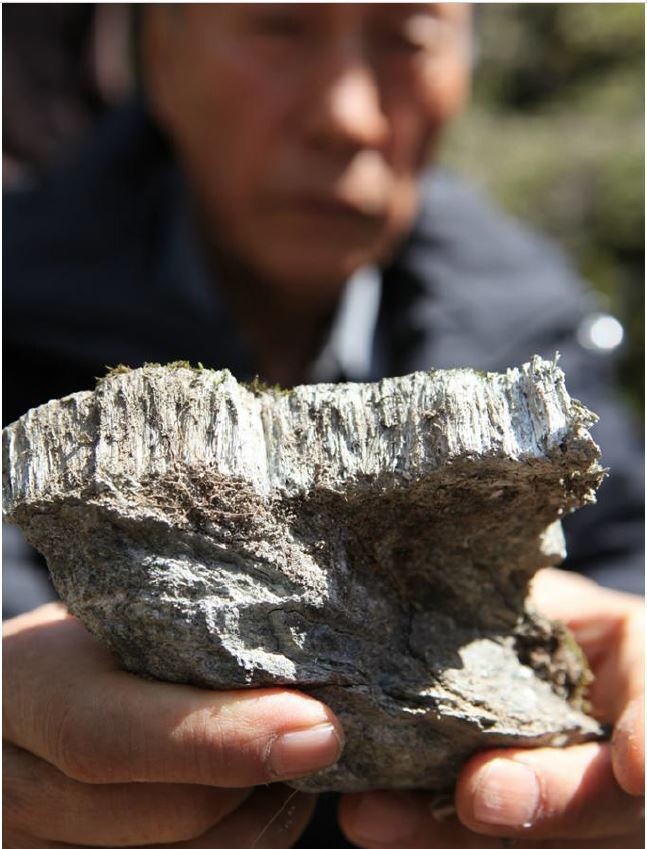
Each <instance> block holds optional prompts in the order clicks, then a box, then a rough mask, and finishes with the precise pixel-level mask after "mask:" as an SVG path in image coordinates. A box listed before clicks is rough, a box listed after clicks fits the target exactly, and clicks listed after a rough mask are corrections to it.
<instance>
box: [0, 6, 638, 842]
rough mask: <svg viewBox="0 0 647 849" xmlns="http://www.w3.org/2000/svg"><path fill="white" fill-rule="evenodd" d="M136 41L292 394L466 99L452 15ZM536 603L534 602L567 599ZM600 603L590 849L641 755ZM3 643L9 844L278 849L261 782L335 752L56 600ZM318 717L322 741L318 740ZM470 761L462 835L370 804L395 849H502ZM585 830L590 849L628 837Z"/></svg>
mask: <svg viewBox="0 0 647 849" xmlns="http://www.w3.org/2000/svg"><path fill="white" fill-rule="evenodd" d="M268 10H269V11H268ZM439 32H440V33H443V37H442V38H441V39H438V38H437V37H436V34H437V33H439ZM412 41H413V43H411V42H412ZM143 46H144V51H143V52H144V66H145V76H146V85H147V89H148V91H149V93H150V99H151V103H152V108H153V110H154V112H155V114H156V116H157V118H158V120H159V121H160V123H161V124H162V126H163V127H165V128H166V131H167V133H168V134H169V136H170V138H171V139H172V141H173V143H174V145H175V147H176V149H177V151H178V157H179V159H180V162H181V165H182V167H183V169H184V172H185V173H186V175H187V178H188V180H189V184H190V186H191V188H192V193H193V198H194V203H195V216H196V222H197V224H198V226H199V227H200V228H201V230H202V234H203V238H204V241H205V243H206V244H207V246H208V248H209V251H210V254H211V256H212V258H213V261H214V264H216V265H217V267H218V282H219V285H220V286H221V288H222V290H223V291H224V292H225V293H226V295H227V297H228V298H229V301H230V304H231V307H232V309H233V311H234V313H235V314H236V315H237V318H238V320H239V322H240V325H241V327H242V328H243V332H244V333H245V334H246V335H247V337H248V339H249V341H250V343H251V344H252V346H253V347H255V348H256V350H257V352H258V354H259V357H260V358H261V359H262V360H263V361H264V362H266V363H267V368H266V373H265V375H264V376H265V377H266V378H268V379H269V380H270V382H274V381H277V380H278V381H280V382H281V383H283V384H284V385H289V384H290V383H291V382H293V381H294V380H296V379H298V377H299V375H300V374H302V373H303V369H304V364H305V362H306V361H307V358H308V357H309V356H310V355H311V353H312V345H313V340H316V339H317V337H318V335H319V334H320V332H321V329H322V327H323V326H324V325H325V323H326V321H327V319H328V317H329V315H330V313H331V311H332V310H333V309H334V306H335V304H336V301H337V299H338V297H339V293H340V291H341V289H342V287H343V285H344V282H345V281H346V279H347V278H348V276H349V275H350V274H351V273H352V272H353V271H354V270H355V269H356V268H358V267H359V266H361V265H363V264H365V263H367V262H380V261H383V260H385V259H386V258H387V257H388V255H389V253H390V252H391V251H392V250H393V249H394V248H395V247H396V246H397V244H398V241H399V240H400V239H401V238H402V237H403V235H404V233H405V232H406V230H407V228H408V227H409V225H410V223H411V219H412V217H413V215H414V213H415V207H416V189H415V178H416V175H417V173H418V170H419V167H420V165H421V162H422V160H423V158H424V157H425V156H426V155H427V153H428V152H429V151H430V150H431V151H433V149H434V147H435V145H436V144H437V142H438V139H439V137H440V134H441V132H442V129H443V127H444V125H445V124H446V123H447V122H448V121H449V120H450V119H451V117H452V116H453V115H454V114H455V113H456V112H457V111H458V109H459V108H460V106H461V104H462V102H463V99H464V97H465V94H466V92H467V88H468V67H467V66H468V62H467V54H468V11H467V10H466V8H465V7H464V6H462V5H460V4H457V5H451V6H449V5H448V6H445V5H443V4H440V5H438V6H434V7H429V6H425V5H417V6H414V7H410V6H407V5H400V6H395V7H389V6H384V5H381V6H378V5H377V4H376V5H375V6H370V5H366V6H354V5H338V6H321V7H317V6H308V7H307V8H306V7H303V8H302V7H299V6H290V7H287V8H285V7H280V6H276V7H267V6H266V7H263V9H261V8H260V7H256V6H253V5H240V6H226V5H221V6H208V5H206V6H199V7H192V6H183V7H182V8H179V9H176V8H168V7H161V8H151V9H146V12H145V21H144V45H143ZM557 580H561V579H557ZM564 580H566V579H565V578H564ZM553 589H554V590H555V592H554V593H553V591H551V593H550V594H549V595H550V596H551V599H549V600H552V603H554V602H555V600H556V599H559V598H562V596H563V594H562V587H561V586H559V585H558V586H557V587H556V588H555V587H554V588H553ZM599 592H600V593H602V594H603V595H601V596H596V598H597V601H595V603H594V598H593V596H590V597H588V601H587V604H588V603H589V602H590V606H589V607H587V609H586V610H584V609H582V612H581V616H582V621H583V622H584V623H585V625H586V627H591V626H593V625H596V626H597V624H599V623H601V622H602V623H603V622H608V618H609V616H612V617H616V618H615V619H613V621H614V622H616V623H620V624H616V625H614V626H613V627H614V628H617V631H614V634H616V637H615V638H614V639H613V640H609V641H603V643H604V645H603V648H604V650H605V651H607V652H608V657H607V660H606V665H604V663H602V661H600V662H601V663H602V667H601V668H603V669H604V670H605V675H606V678H605V680H606V681H607V682H608V684H609V686H610V687H611V688H612V689H610V690H609V692H613V693H615V694H617V699H616V700H615V701H614V702H613V704H608V705H606V708H605V701H604V700H605V698H606V697H605V695H604V693H603V692H602V688H601V689H600V692H599V693H598V700H599V703H600V705H601V709H603V708H605V709H608V711H609V713H608V715H609V716H610V717H620V720H619V723H618V726H617V729H618V730H617V731H616V737H615V738H614V744H613V745H612V746H611V748H610V752H611V756H610V757H609V756H608V755H607V756H606V760H604V757H602V758H600V759H598V760H596V755H595V753H594V754H593V755H592V759H593V760H594V761H595V768H596V769H598V771H599V774H600V775H601V776H603V777H605V776H606V778H605V780H604V781H603V782H602V783H601V784H600V785H599V788H600V789H599V790H596V789H595V787H590V786H587V784H586V782H582V781H580V784H582V786H583V788H584V789H583V792H582V793H581V794H580V798H579V800H578V804H579V805H580V820H581V821H584V820H585V819H586V816H587V815H590V816H593V815H595V821H596V822H597V821H601V820H602V819H604V820H605V823H606V824H605V826H604V828H605V829H606V832H605V837H604V839H605V840H606V839H607V837H606V835H608V834H611V833H613V834H616V833H617V834H620V833H621V828H622V823H623V822H625V820H626V815H627V811H628V810H629V807H630V806H631V805H632V804H633V803H634V800H635V796H636V793H637V788H638V785H639V784H640V775H641V773H640V770H639V768H638V754H637V753H638V751H639V750H640V751H642V746H641V743H640V740H639V739H638V736H637V735H638V731H639V723H637V720H636V716H637V713H636V712H637V708H636V707H635V698H634V696H635V693H636V692H637V687H638V685H637V684H636V683H635V679H636V677H637V676H638V672H637V670H638V666H637V665H636V662H635V658H633V660H632V657H633V655H632V652H633V653H635V637H633V636H631V637H630V634H633V630H632V629H633V628H634V627H637V626H634V625H633V624H632V625H631V627H629V625H628V624H627V623H628V622H629V620H630V619H631V622H632V623H633V621H634V619H633V618H632V617H634V613H633V611H634V609H635V602H634V601H631V602H629V600H627V599H626V598H625V597H624V596H623V597H619V596H617V595H616V594H612V596H613V597H612V598H611V597H609V596H608V595H607V594H606V593H604V591H601V590H600V591H599ZM553 596H554V597H553ZM576 609H577V607H576V605H575V604H574V605H573V610H576ZM630 609H631V611H632V613H631V617H630V616H629V610H630ZM587 611H588V612H587ZM610 611H611V612H610ZM627 617H628V618H627ZM583 633H584V632H583ZM625 635H626V636H625ZM587 639H588V638H586V634H585V635H584V637H583V643H584V644H585V645H586V643H587ZM629 645H631V646H634V648H632V649H631V650H630V649H629V648H628V646H629ZM601 650H602V649H601ZM3 652H4V658H5V667H4V668H5V694H4V716H3V734H4V739H5V751H4V770H3V779H4V786H5V790H4V793H5V796H4V803H5V808H4V829H5V837H6V839H7V845H9V846H11V847H12V849H55V847H58V849H66V847H67V849H70V847H80V846H180V847H183V849H202V848H203V847H204V849H206V847H209V849H218V847H223V849H229V847H232V846H236V847H250V849H251V847H252V845H254V847H255V849H262V847H269V846H271V847H274V849H282V847H287V846H290V845H292V844H293V843H294V842H295V840H296V839H297V837H298V835H299V833H300V832H301V831H302V830H303V828H304V827H305V824H306V822H307V820H308V818H309V816H310V814H311V811H312V806H313V799H312V798H311V797H309V796H303V795H297V796H295V797H294V798H293V799H291V801H290V803H289V804H288V806H287V807H286V809H285V811H284V813H283V814H281V815H280V816H279V817H278V818H277V819H276V820H275V821H274V822H273V824H272V825H271V826H270V827H269V828H268V829H267V830H266V831H264V832H263V834H262V836H261V837H260V839H258V841H257V842H256V843H254V841H255V840H256V839H257V838H258V837H259V835H260V834H261V832H262V831H263V828H264V827H265V826H266V825H267V823H268V822H269V821H270V819H271V817H272V815H273V814H275V813H276V812H277V811H278V810H279V809H280V807H281V805H282V804H283V802H284V801H285V799H286V796H287V791H286V789H285V788H284V787H281V786H280V785H279V784H272V782H280V781H281V780H284V779H286V778H288V777H294V776H296V775H298V774H305V773H307V772H309V771H315V770H316V769H319V768H322V767H323V766H325V765H327V764H328V763H330V762H332V761H334V760H335V758H336V757H337V756H338V755H339V752H340V746H341V741H342V731H341V729H340V727H339V724H338V723H337V721H336V719H335V718H334V716H332V714H331V713H330V711H329V710H328V709H327V708H325V707H324V706H323V705H321V704H319V703H318V702H316V701H314V700H312V699H310V698H308V697H306V696H304V695H302V694H299V693H295V692H288V691H285V690H273V691H262V692H253V691H250V692H243V693H241V692H230V693H227V692H225V693H210V692H206V691H202V690H195V689H193V688H191V687H183V686H179V685H173V684H161V683H157V682H151V681H144V680H140V679H138V678H136V677H134V676H132V675H130V674H128V673H126V672H124V671H122V670H121V669H119V667H118V666H117V664H116V663H115V661H114V659H113V658H112V656H111V655H110V654H109V653H107V652H106V651H105V650H104V649H102V648H101V647H100V646H99V645H97V644H96V643H95V641H94V640H93V639H92V638H91V637H90V636H89V635H88V634H87V632H86V631H85V630H84V629H83V627H82V626H81V625H80V623H79V622H78V621H77V620H75V619H74V618H73V617H71V616H69V615H68V614H67V613H66V612H65V610H64V609H63V608H62V607H61V606H57V605H47V606H45V607H42V608H39V609H38V610H36V611H33V612H32V613H30V614H27V615H25V616H22V617H17V618H16V619H13V620H10V621H9V622H8V623H6V625H5V631H4V640H3ZM626 658H629V660H627V659H626ZM632 664H633V665H632ZM638 677H639V676H638ZM630 682H633V683H630ZM623 693H624V694H625V696H622V694H623ZM632 705H634V707H632ZM623 706H624V707H623ZM632 711H633V712H632ZM326 723H329V724H330V725H332V731H329V732H323V734H322V731H321V728H322V725H325V724H326ZM310 727H314V728H315V729H316V732H315V735H314V737H310V738H303V737H301V738H299V739H300V740H301V742H300V743H297V742H295V738H294V737H292V738H289V739H288V743H287V744H285V743H284V744H279V752H281V745H282V758H280V759H279V761H277V760H276V759H274V761H273V760H272V759H271V755H270V752H271V751H272V744H273V743H274V742H275V741H277V740H279V739H280V738H281V735H283V734H286V733H290V732H295V731H302V730H305V729H307V728H310ZM623 729H625V730H624V731H623ZM275 751H276V750H275ZM574 752H575V750H572V751H569V752H566V753H564V752H554V751H547V752H538V753H533V755H532V757H537V758H540V759H543V760H542V764H545V769H546V770H547V771H550V770H552V771H553V772H552V774H553V776H554V778H555V783H554V784H550V785H547V787H549V789H550V790H551V792H553V790H555V797H554V800H553V801H552V802H551V806H549V807H546V808H545V810H546V811H548V817H544V819H543V823H542V824H539V823H538V824H537V825H536V826H535V831H536V833H537V834H540V833H541V834H548V833H549V832H550V829H551V828H553V829H556V828H561V829H562V830H564V829H566V827H567V824H568V822H569V817H571V818H572V814H571V813H569V806H568V798H567V795H566V796H565V795H564V793H566V794H567V791H564V788H563V780H562V779H563V775H562V772H561V769H562V765H563V764H562V761H560V760H559V759H560V758H563V757H571V756H572V757H573V761H572V762H570V761H569V767H568V768H569V770H570V775H571V780H572V781H573V782H577V781H578V780H579V779H581V778H582V776H583V775H584V773H586V772H587V770H589V772H588V774H589V775H590V774H591V773H590V763H591V760H590V759H589V760H588V761H587V760H586V758H587V757H588V755H587V754H586V753H585V754H584V755H581V753H580V754H578V753H577V752H575V753H574ZM509 754H510V753H507V754H506V757H508V756H509ZM485 757H486V758H488V757H490V755H486V756H485ZM524 757H529V754H528V753H525V754H524ZM578 758H579V760H578ZM551 764H552V766H551ZM483 765H484V762H483V761H475V762H474V763H473V764H472V765H468V767H467V768H466V771H465V773H464V777H463V779H462V781H461V784H460V785H459V795H458V810H459V816H460V819H461V822H460V823H459V822H458V821H448V822H447V823H446V824H445V825H443V826H438V825H437V824H435V822H434V821H433V820H432V819H431V818H430V817H429V816H428V815H427V813H426V811H427V808H426V805H427V800H426V799H425V798H424V796H423V795H417V796H411V797H406V796H405V797H403V796H402V795H400V794H384V795H383V796H381V797H380V808H381V809H382V810H384V811H386V812H387V815H388V812H389V810H392V809H393V806H394V805H395V804H400V803H401V802H403V800H404V802H405V804H407V805H408V806H409V808H408V811H409V813H408V814H407V813H405V814H404V815H402V814H397V815H396V816H392V817H390V820H391V821H392V822H396V823H398V822H405V823H408V824H409V825H410V826H411V830H412V832H413V833H414V834H415V837H412V838H411V840H409V839H408V838H407V839H406V840H409V842H408V843H407V842H406V840H399V839H398V840H395V844H394V845H397V846H399V847H401V849H407V847H408V846H415V847H422V846H425V847H427V846H432V845H433V846H434V847H441V846H443V845H451V846H452V847H454V846H456V847H461V846H475V847H476V846H478V847H480V846H486V845H496V846H497V847H498V846H499V845H500V841H499V842H496V841H495V843H494V844H493V843H492V840H491V839H489V838H482V837H479V836H477V834H476V832H478V831H481V832H482V831H483V828H482V826H480V825H479V824H478V823H476V822H475V821H474V819H473V816H472V813H471V811H472V808H471V807H470V806H471V805H472V804H473V803H472V801H471V800H473V798H474V793H475V791H474V788H475V787H476V785H477V783H478V782H477V777H478V770H479V769H480V768H482V767H483ZM538 768H539V767H538ZM542 768H544V767H542ZM470 770H471V771H470ZM560 776H561V778H560ZM613 782H616V784H617V785H618V786H616V784H614V783H613ZM589 784H590V782H589ZM597 786H598V783H597V782H596V787H597ZM559 787H561V788H562V790H559ZM555 788H556V789H555ZM557 791H559V792H557ZM560 793H561V796H560ZM358 801H359V799H358V798H357V797H354V798H353V797H349V798H347V799H346V800H344V803H343V805H342V808H341V821H342V824H343V826H344V828H345V829H346V830H347V832H348V833H349V835H352V836H353V839H356V840H357V842H358V843H359V845H367V846H368V845H371V846H372V845H378V844H374V843H370V842H369V843H367V842H366V841H364V842H363V843H362V838H360V837H359V835H358V834H357V832H356V830H355V831H353V829H354V828H356V822H355V820H354V815H355V814H354V812H355V813H356V810H357V803H358ZM373 801H375V799H374V800H373ZM623 806H624V807H623ZM631 810H632V811H633V808H632V809H631ZM560 811H561V813H560ZM600 812H602V813H600ZM560 817H561V820H560ZM387 819H389V816H387ZM354 822H355V825H354ZM632 822H633V820H632ZM462 823H465V825H463V824H462ZM614 828H615V829H616V831H613V829H614ZM468 829H469V830H468ZM537 829H540V830H539V831H537ZM541 829H544V831H543V832H542V831H541ZM486 831H487V829H486ZM488 833H493V832H492V830H491V828H490V830H489V832H488ZM506 833H510V832H509V830H508V831H507V832H506ZM467 835H471V836H470V837H469V840H471V841H472V842H471V843H469V842H466V841H468V837H467ZM531 836H532V835H531V834H526V833H524V834H523V835H522V837H523V838H524V839H525V838H527V837H531ZM577 836H581V835H577ZM488 839H489V840H490V842H489V843H487V842H485V843H484V842H483V841H484V840H486V841H487V840H488ZM585 839H588V840H589V843H588V844H585V845H588V846H589V847H591V849H593V848H594V847H597V846H599V847H605V849H610V847H611V845H613V847H614V849H616V848H617V847H618V846H620V845H623V846H626V847H627V849H629V847H633V845H636V844H635V842H634V843H631V842H628V843H625V844H619V843H618V842H615V843H613V844H609V843H608V840H607V843H600V842H598V843H595V842H591V840H592V838H591V836H590V835H585ZM614 839H615V838H614ZM623 839H625V838H623ZM627 839H628V840H631V839H632V838H627ZM412 841H413V842H412ZM442 841H444V843H443V842H442ZM392 845H393V843H392ZM530 845H532V844H530ZM544 845H545V846H547V847H548V846H550V844H549V843H547V844H544ZM553 845H556V844H553Z"/></svg>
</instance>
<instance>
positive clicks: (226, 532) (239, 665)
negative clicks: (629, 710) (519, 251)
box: [3, 357, 603, 791]
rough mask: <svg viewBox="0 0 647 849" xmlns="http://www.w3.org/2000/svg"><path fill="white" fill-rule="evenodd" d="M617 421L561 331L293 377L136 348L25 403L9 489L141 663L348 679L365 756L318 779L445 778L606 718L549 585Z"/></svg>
mask: <svg viewBox="0 0 647 849" xmlns="http://www.w3.org/2000/svg"><path fill="white" fill-rule="evenodd" d="M122 371H123V373H121V372H122ZM594 421H595V416H594V415H593V414H592V413H590V412H589V411H588V410H586V409H585V408H584V407H583V406H582V405H581V404H579V403H578V402H577V401H574V400H571V399H570V397H569V395H568V393H567V391H566V389H565V386H564V375H563V373H562V372H561V370H560V369H559V368H558V367H557V366H556V365H555V364H554V363H548V362H545V361H542V360H540V359H539V358H537V357H535V358H534V359H533V360H532V362H531V363H529V364H526V365H524V366H523V367H521V368H519V369H510V370H508V371H507V372H506V373H505V374H481V373H477V372H475V371H472V370H468V369H458V370H453V371H431V372H425V373H420V372H419V373H415V374H411V375H408V376H406V377H398V378H393V379H386V380H382V381H380V382H379V383H375V384H342V385H337V386H332V385H319V386H299V387H297V388H295V389H293V390H291V391H289V392H283V391H276V390H271V389H261V388H259V387H258V386H252V387H251V388H249V387H245V386H243V385H241V384H239V383H237V382H236V380H235V379H234V378H233V377H232V376H231V374H230V373H229V372H227V371H221V372H212V371H208V370H203V369H192V368H190V367H187V366H186V365H184V364H176V365H175V366H167V367H157V366H146V367H144V368H141V369H138V370H136V371H128V370H118V372H117V373H113V374H111V375H109V376H108V377H106V378H104V379H103V380H102V381H101V382H100V383H99V384H98V386H97V388H96V390H95V391H94V392H79V393H77V394H75V395H70V396H68V397H66V398H63V399H61V400H59V401H50V402H49V403H48V404H45V405H43V406H41V407H39V408H37V409H35V410H30V411H29V412H28V413H26V414H25V415H24V416H23V417H22V418H21V419H20V420H18V421H17V422H15V423H13V424H12V425H10V426H9V427H8V428H6V429H5V432H4V434H3V437H4V509H5V515H6V518H7V519H8V520H9V521H10V522H14V523H16V524H18V525H19V526H20V527H21V528H22V530H23V531H24V534H25V536H26V537H27V539H28V540H29V541H30V542H31V543H32V544H33V545H34V546H36V548H38V549H39V550H40V551H42V552H43V553H44V554H45V556H46V558H47V561H48V564H49V568H50V570H51V573H52V577H53V581H54V584H55V586H56V588H57V590H58V592H59V594H60V595H61V597H62V598H63V600H64V601H65V602H66V604H67V605H68V607H69V609H70V610H71V611H72V612H73V613H74V614H76V615H77V616H78V617H79V618H80V619H81V620H82V621H83V622H84V623H85V625H86V626H87V627H88V628H89V630H90V631H91V632H92V633H94V634H95V635H96V636H97V637H98V638H99V639H100V640H102V641H103V642H104V643H105V644H107V645H108V646H109V647H110V648H111V649H112V650H113V651H114V652H115V653H116V654H117V655H118V656H119V658H120V659H121V661H122V662H123V664H124V666H125V667H126V668H127V669H129V670H131V671H133V672H136V673H138V674H141V675H144V676H152V677H155V678H160V679H163V680H167V681H177V682H185V683H188V684H194V685H197V686H201V687H211V688H216V689H225V688H240V687H264V686H275V685H289V686H294V687H298V688H299V689H301V690H304V691H307V692H309V693H311V694H312V695H313V696H315V697H317V698H319V699H321V700H323V701H324V702H326V703H327V704H328V705H330V707H331V708H332V709H333V710H334V711H335V712H336V713H337V714H338V716H339V717H340V719H341V721H342V722H343V725H344V728H345V732H346V747H345V751H344V754H343V756H342V759H341V760H340V761H339V763H338V764H337V765H335V766H333V767H331V768H329V769H327V770H323V771H321V772H319V773H317V774H315V775H313V776H311V777H308V778H307V779H303V780H300V781H297V782H295V783H294V785H295V786H298V787H299V788H301V789H305V790H312V791H320V790H351V791H356V790H364V789H367V788H372V787H400V788H405V787H408V788H416V787H418V788H430V789H440V788H447V787H448V786H451V784H452V782H453V780H454V778H455V776H456V774H457V771H458V769H459V767H460V765H461V764H462V763H463V762H464V760H465V759H466V758H467V757H468V756H469V755H470V754H471V753H473V752H474V751H475V750H477V749H480V748H483V747H486V746H509V745H514V746H539V745H563V744H564V743H567V742H578V741H583V740H587V739H593V738H596V737H598V736H600V733H601V730H600V727H599V726H598V725H597V723H596V722H595V721H594V720H593V719H592V718H590V717H588V716H586V715H585V714H584V713H583V712H581V710H580V708H581V707H582V699H583V689H584V686H585V684H586V683H587V681H588V677H587V676H588V672H587V670H586V666H585V663H584V661H583V659H582V657H581V655H580V653H579V651H578V650H577V648H576V646H575V644H574V642H573V640H572V638H570V637H569V635H568V634H567V633H566V631H565V629H564V628H563V626H560V625H559V624H551V623H549V622H547V621H545V620H544V619H542V618H541V617H540V616H539V615H538V614H536V613H535V612H533V611H532V610H531V609H530V608H529V607H528V606H527V604H526V601H525V600H526V596H527V594H528V584H529V581H530V579H531V577H532V575H533V574H534V572H535V571H536V570H537V569H539V568H540V567H542V566H547V565H552V564H556V563H558V562H559V561H560V560H561V559H562V557H563V556H564V547H563V537H562V535H561V530H560V526H559V521H558V520H559V517H560V516H562V515H563V514H564V513H568V512H569V511H571V510H573V509H575V508H576V507H578V506H580V505H582V504H586V503H587V502H591V501H593V500H594V492H595V489H596V487H597V486H598V485H599V483H600V480H601V478H602V476H603V470H602V469H601V467H600V466H599V464H598V457H599V451H598V449H597V446H596V445H595V443H594V442H593V440H592V439H591V436H590V435H589V433H588V430H587V427H588V426H590V425H591V424H592V423H593V422H594Z"/></svg>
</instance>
